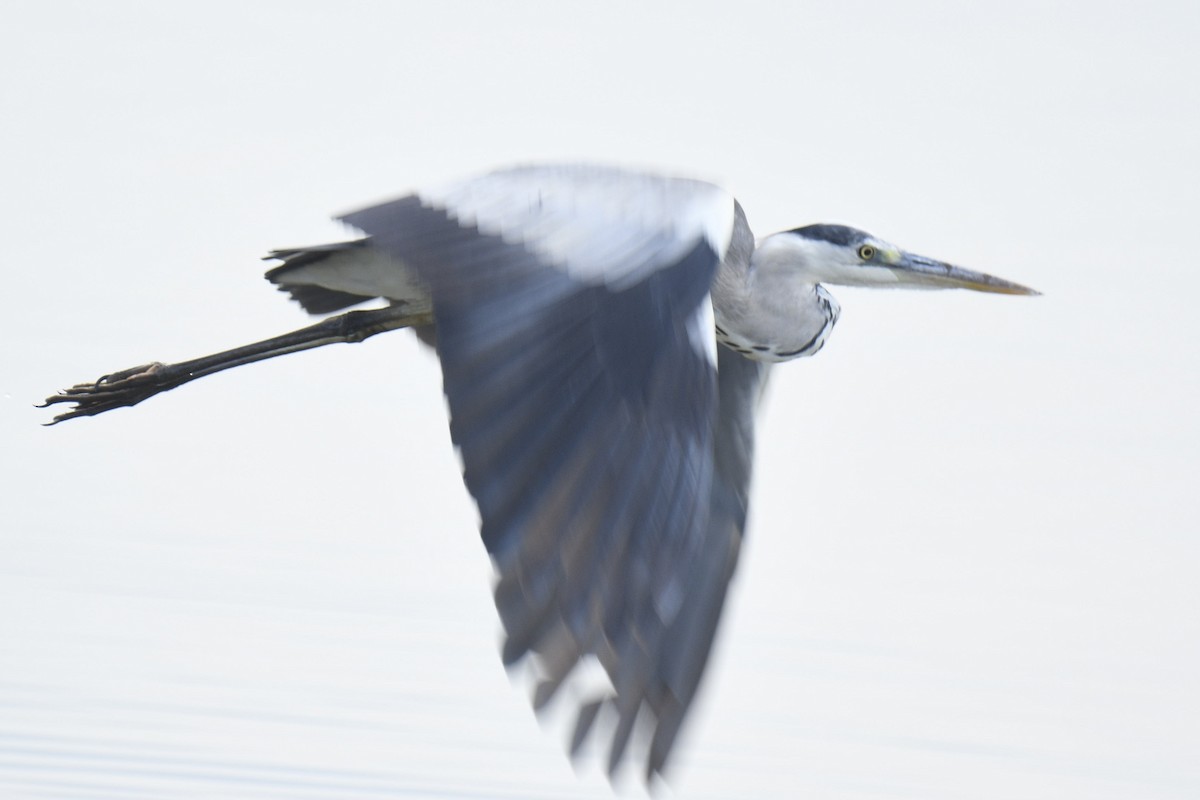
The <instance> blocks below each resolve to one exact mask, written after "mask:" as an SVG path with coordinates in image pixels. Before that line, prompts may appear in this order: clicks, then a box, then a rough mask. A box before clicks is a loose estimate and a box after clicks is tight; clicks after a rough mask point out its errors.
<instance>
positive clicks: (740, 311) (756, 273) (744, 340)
mask: <svg viewBox="0 0 1200 800" xmlns="http://www.w3.org/2000/svg"><path fill="white" fill-rule="evenodd" d="M793 238H795V237H790V236H788V237H784V236H768V237H766V238H765V239H762V240H761V241H760V242H758V246H757V247H756V249H755V250H754V253H753V254H752V255H751V256H750V258H749V261H748V263H744V264H736V263H728V264H722V265H721V269H719V270H718V272H717V276H716V279H715V280H714V281H713V290H712V297H713V314H714V316H715V318H716V325H717V340H718V341H720V342H721V343H722V344H724V345H725V346H727V347H731V348H733V349H734V350H736V351H738V352H739V353H742V354H743V355H745V356H747V357H749V358H753V359H756V360H759V361H787V360H789V359H793V358H799V357H801V356H809V355H813V354H814V353H816V352H817V351H818V350H820V349H821V347H822V346H823V345H824V344H825V339H826V338H827V337H828V336H829V333H830V331H832V330H833V326H834V324H835V323H836V322H837V319H838V315H839V313H840V312H841V308H840V307H839V306H838V304H837V301H836V300H834V299H833V296H832V295H831V294H829V292H827V291H825V289H824V287H822V286H821V285H820V284H819V283H818V279H817V277H816V276H815V275H814V271H813V270H812V269H811V267H812V265H813V264H814V261H813V260H812V259H811V258H808V257H806V256H808V255H809V254H807V253H804V252H801V251H800V248H797V247H795V246H793V245H792V243H791V242H789V241H787V240H788V239H793ZM815 263H819V261H818V262H815Z"/></svg>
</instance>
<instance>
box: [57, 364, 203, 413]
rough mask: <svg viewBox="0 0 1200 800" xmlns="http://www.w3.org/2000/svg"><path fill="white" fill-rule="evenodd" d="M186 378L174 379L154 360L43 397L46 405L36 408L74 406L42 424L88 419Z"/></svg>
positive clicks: (167, 367) (124, 405)
mask: <svg viewBox="0 0 1200 800" xmlns="http://www.w3.org/2000/svg"><path fill="white" fill-rule="evenodd" d="M187 379H188V378H187V377H185V378H184V380H183V381H180V380H178V374H177V373H176V371H175V370H172V369H171V368H170V366H169V365H167V364H163V363H162V362H161V361H154V362H151V363H149V364H143V365H141V366H140V367H130V368H129V369H123V370H121V371H120V372H114V373H112V374H109V375H105V376H104V377H102V378H100V379H99V380H98V381H95V382H94V383H77V384H75V385H74V386H72V387H71V388H70V389H64V390H63V391H61V392H59V393H58V394H56V395H53V396H52V397H47V398H46V402H44V403H42V404H41V405H39V406H37V407H38V408H48V407H49V406H52V405H54V404H56V403H74V404H75V407H74V408H71V409H68V410H67V411H64V412H63V413H61V414H59V415H58V416H56V417H55V418H54V420H53V421H52V422H47V423H46V424H47V425H54V424H55V423H58V422H62V421H63V420H66V419H74V418H75V417H91V416H95V415H96V414H100V413H103V412H105V411H110V410H112V409H114V408H123V407H126V406H135V405H137V404H138V403H140V402H142V401H143V400H145V399H146V398H147V397H153V396H154V395H156V394H159V393H160V392H164V391H166V390H167V389H173V388H174V387H175V386H178V385H179V384H180V383H183V382H186V381H187Z"/></svg>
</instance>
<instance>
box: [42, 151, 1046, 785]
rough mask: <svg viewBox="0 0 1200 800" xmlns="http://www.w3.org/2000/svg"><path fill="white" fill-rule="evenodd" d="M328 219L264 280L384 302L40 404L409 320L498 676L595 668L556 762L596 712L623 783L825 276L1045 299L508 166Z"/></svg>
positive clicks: (687, 696)
mask: <svg viewBox="0 0 1200 800" xmlns="http://www.w3.org/2000/svg"><path fill="white" fill-rule="evenodd" d="M342 220H343V221H344V222H346V223H347V224H348V225H350V226H352V227H354V228H356V229H358V230H359V231H361V232H362V233H363V238H361V239H358V240H355V241H351V242H343V243H337V244H331V245H322V246H317V247H309V248H298V249H290V250H278V251H275V252H274V253H272V254H271V256H270V257H271V258H274V259H278V260H279V261H280V262H281V263H280V264H279V265H278V266H276V267H274V268H273V269H271V270H270V271H269V272H268V273H267V277H268V278H269V279H270V280H271V281H272V282H273V283H275V284H276V285H277V286H278V287H279V288H280V289H282V290H284V291H286V292H288V293H290V294H291V296H292V297H293V298H294V299H295V300H297V301H298V302H299V303H300V304H301V305H303V307H304V308H305V309H306V310H308V311H309V312H311V313H315V314H326V313H330V312H333V311H338V310H341V309H344V308H348V307H350V306H352V305H355V304H357V303H359V302H361V301H363V300H367V299H372V298H377V297H379V298H384V299H386V300H388V301H389V302H390V303H391V305H390V307H389V308H387V309H379V310H373V311H351V312H349V313H348V314H344V315H342V316H341V317H337V318H334V319H332V320H327V321H326V322H325V323H319V324H317V325H314V326H311V327H310V328H307V329H304V330H303V331H299V332H296V333H295V334H290V335H286V336H283V337H277V338H276V339H272V340H267V341H265V342H261V343H257V344H255V345H247V346H245V347H243V348H238V349H237V350H235V351H229V352H228V353H225V354H217V355H214V356H209V357H205V358H203V359H197V360H195V361H193V362H185V363H182V364H177V365H162V364H154V365H147V366H145V367H140V368H135V369H133V370H126V371H122V372H121V373H117V374H116V375H114V376H111V377H110V378H106V379H102V380H101V381H99V382H96V383H94V384H80V385H77V386H76V387H74V388H73V389H71V390H68V391H67V392H65V393H63V394H62V395H59V396H58V397H55V398H50V400H49V401H48V402H51V403H55V402H74V403H78V404H79V407H78V408H76V409H74V410H72V411H69V412H67V413H65V414H62V415H59V417H57V418H56V421H58V420H61V419H67V418H71V417H73V416H81V415H88V414H94V413H99V412H101V411H104V410H107V409H109V408H114V407H117V406H120V405H132V404H134V403H137V402H140V401H141V400H142V399H145V398H146V397H148V396H151V395H152V394H154V393H156V392H158V391H162V390H163V389H167V388H172V387H173V386H177V385H179V384H181V383H183V382H186V381H187V380H191V379H192V378H193V377H196V376H198V375H200V374H209V373H211V372H215V371H219V370H221V369H225V368H228V367H230V366H236V365H238V364H243V363H249V362H251V361H256V360H262V359H264V358H269V357H272V356H274V355H279V354H281V353H286V352H295V351H297V350H300V349H306V348H308V347H313V346H318V345H321V344H327V343H330V342H334V341H360V340H361V339H363V338H365V337H366V336H370V335H374V334H375V333H378V332H382V331H384V330H390V329H394V328H397V327H408V326H412V327H416V328H417V329H418V332H419V333H420V334H421V335H422V338H423V339H424V340H426V341H427V342H431V343H433V342H435V343H436V344H435V346H436V348H437V353H438V357H439V359H440V361H441V365H442V374H443V381H444V389H445V393H446V397H447V401H448V405H449V410H450V431H451V436H452V438H453V440H454V443H455V445H456V446H457V448H458V450H459V452H460V455H461V457H462V462H463V478H464V481H465V483H466V486H467V488H468V490H469V491H470V493H471V494H472V496H473V497H474V498H475V501H476V503H477V504H478V506H479V512H480V517H481V534H482V538H483V542H484V544H485V545H486V547H487V549H488V552H489V553H490V555H491V557H492V560H493V562H494V564H495V568H496V573H497V582H496V586H495V599H496V607H497V609H498V611H499V614H500V619H501V621H502V623H503V625H504V629H505V632H506V641H505V643H504V646H503V659H504V662H505V663H506V664H514V663H517V662H520V661H522V660H525V659H532V660H533V662H534V666H535V668H536V672H537V674H538V677H539V682H538V684H537V686H536V688H535V691H534V703H535V706H537V707H539V708H541V707H542V706H544V705H545V704H547V703H549V702H550V701H551V700H553V699H554V697H555V696H556V695H557V694H558V693H559V690H560V688H561V687H562V686H563V685H564V683H565V682H567V681H569V680H570V678H571V676H572V673H573V672H574V671H575V669H576V668H577V667H578V666H579V664H580V662H581V661H583V660H586V659H590V658H595V659H596V660H598V661H599V663H600V664H601V665H602V666H603V668H604V671H605V673H606V674H607V676H608V678H609V680H610V682H611V687H610V689H609V690H608V691H605V692H604V693H602V694H601V695H599V696H596V697H592V698H584V700H583V701H582V703H581V708H580V710H579V714H578V717H577V722H576V725H575V729H574V732H573V735H572V739H571V749H572V751H575V750H576V749H578V747H579V746H580V745H581V744H582V742H583V741H584V740H585V739H586V738H587V736H588V734H589V732H590V731H591V730H592V728H593V725H594V723H596V721H597V720H598V719H599V718H601V717H602V716H608V717H609V718H610V720H611V721H612V723H613V728H612V731H611V739H610V741H611V744H610V750H609V758H608V766H609V769H610V771H612V770H614V769H616V767H617V765H618V764H619V763H620V762H621V760H622V757H623V755H624V753H625V751H626V747H627V744H628V742H629V741H630V737H631V734H632V733H633V732H634V730H635V728H636V727H637V726H639V725H641V726H644V727H645V728H646V730H647V733H648V740H649V749H648V752H647V753H646V756H645V766H646V772H647V775H648V776H650V775H653V774H655V773H658V772H660V771H661V770H662V769H663V767H664V765H665V764H666V762H667V759H668V757H669V756H670V753H671V749H672V746H673V744H674V742H675V740H676V737H677V735H678V733H679V731H680V729H681V726H682V724H683V721H684V718H685V717H686V714H687V712H688V709H689V707H690V705H691V703H692V700H693V699H694V697H695V694H696V690H697V688H698V686H699V684H700V679H701V676H702V674H703V671H704V666H705V664H706V663H707V660H708V654H709V650H710V648H711V646H712V642H713V637H714V635H715V632H716V629H717V625H718V621H719V619H720V615H721V609H722V606H723V603H724V598H725V593H726V590H727V587H728V584H729V581H730V578H731V576H732V575H733V572H734V569H735V567H736V564H737V558H738V553H739V551H740V548H741V542H742V537H743V532H744V530H745V525H746V519H747V514H748V495H749V486H750V474H751V464H752V456H753V450H754V411H755V407H756V404H757V401H758V398H759V396H760V393H761V390H762V387H763V385H764V383H765V381H766V377H767V372H768V369H769V367H770V364H771V363H772V362H777V361H785V360H789V359H792V358H796V357H799V356H807V355H812V354H814V353H816V352H817V351H818V350H820V349H821V347H822V346H823V345H824V343H825V341H826V339H827V337H828V336H829V334H830V331H831V330H832V328H833V326H834V324H835V323H836V322H837V319H838V313H839V308H838V305H837V302H836V301H835V300H834V299H833V297H832V295H830V294H829V292H828V291H827V290H826V289H825V288H824V287H823V286H822V285H821V283H822V282H827V283H843V284H848V285H868V286H922V287H927V288H929V287H942V288H951V287H961V288H970V289H975V290H979V291H990V292H1002V293H1009V294H1033V293H1034V292H1033V291H1032V290H1029V289H1026V288H1025V287H1022V286H1019V285H1017V284H1014V283H1010V282H1008V281H1004V280H1002V279H999V278H994V277H992V276H989V275H984V274H982V273H976V272H970V271H967V270H963V269H961V268H958V267H953V266H951V265H949V264H945V263H943V262H939V261H934V260H932V259H927V258H923V257H921V256H916V255H913V254H911V253H906V252H904V251H902V250H900V249H899V248H896V247H894V246H892V245H890V244H888V243H886V242H884V241H882V240H879V239H877V238H875V237H873V236H871V235H869V234H867V233H865V232H863V231H858V230H856V229H853V228H848V227H845V226H840V225H812V226H807V227H804V228H797V229H793V230H791V231H785V232H783V233H779V234H775V235H773V236H768V237H765V238H764V239H762V240H759V241H757V242H756V241H755V239H754V236H753V235H752V233H751V231H750V227H749V225H748V224H747V222H746V217H745V214H744V213H743V212H742V208H741V206H740V205H738V204H737V203H736V202H735V201H734V200H733V198H732V197H731V196H729V195H728V194H727V193H725V192H724V191H723V190H721V189H719V188H718V187H716V186H714V185H712V184H709V183H705V182H702V181H696V180H690V179H684V178H669V177H663V176H657V175H650V174H645V173H640V172H633V171H627V170H621V169H615V168H609V167H595V166H588V165H561V166H543V167H520V168H516V169H510V170H501V171H498V172H494V173H490V174H488V175H484V176H481V177H478V178H474V179H471V180H467V181H461V182H458V183H452V184H447V185H445V186H442V187H435V188H432V189H428V190H423V191H419V192H415V193H413V194H410V195H407V196H405V197H402V198H399V199H397V200H393V201H390V202H386V203H382V204H379V205H374V206H370V207H368V208H364V209H362V210H360V211H355V212H353V213H350V214H347V215H345V216H343V217H342ZM718 343H720V346H718ZM606 709H607V710H608V711H610V712H612V713H608V714H605V713H604V712H605V710H606Z"/></svg>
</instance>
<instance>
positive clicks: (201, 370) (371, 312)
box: [38, 304, 433, 425]
mask: <svg viewBox="0 0 1200 800" xmlns="http://www.w3.org/2000/svg"><path fill="white" fill-rule="evenodd" d="M432 321H433V314H432V312H431V311H430V309H429V308H428V307H423V308H422V307H416V306H413V305H405V304H395V305H390V306H387V307H386V308H377V309H367V310H361V311H348V312H346V313H345V314H340V315H338V316H336V317H330V318H329V319H325V320H322V321H321V322H318V323H316V324H315V325H309V326H308V327H307V328H301V329H300V330H297V331H292V332H291V333H285V334H283V335H282V336H275V337H272V338H270V339H264V340H262V341H261V342H255V343H253V344H248V345H243V346H242V347H235V348H233V349H232V350H225V351H222V352H220V353H214V354H212V355H208V356H202V357H201V358H195V359H192V360H190V361H180V362H179V363H177V364H164V363H162V362H161V361H154V362H151V363H149V364H143V365H141V366H138V367H130V368H129V369H123V370H120V371H119V372H112V373H109V374H108V375H104V376H102V377H101V378H100V379H99V380H96V381H92V382H90V383H77V384H75V385H74V386H72V387H71V388H69V389H64V390H63V391H61V392H59V393H58V394H56V395H53V396H51V397H47V398H46V401H45V402H44V403H42V404H41V405H39V406H38V408H47V407H49V406H51V405H55V404H57V403H74V404H75V405H74V407H73V408H70V409H68V410H66V411H64V412H63V413H61V414H59V415H57V416H56V417H55V418H54V419H53V420H52V421H51V422H48V423H46V424H47V425H54V424H57V423H59V422H62V421H63V420H68V419H74V418H75V417H91V416H95V415H96V414H101V413H103V412H105V411H110V410H112V409H114V408H123V407H125V406H135V405H137V404H138V403H140V402H142V401H143V400H145V399H147V398H149V397H153V396H154V395H156V394H161V393H162V392H165V391H168V390H170V389H174V388H175V387H176V386H182V385H183V384H185V383H189V382H190V381H194V380H196V379H197V378H202V377H204V376H205V375H211V374H213V373H214V372H221V371H222V370H227V369H231V368H233V367H240V366H242V365H243V364H253V363H254V362H255V361H264V360H266V359H268V358H275V357H276V356H282V355H287V354H288V353H299V352H300V351H302V350H311V349H313V348H314V347H324V346H325V345H327V344H338V343H341V342H346V343H353V342H361V341H364V340H365V339H369V338H370V337H372V336H375V335H376V334H380V333H384V332H386V331H391V330H396V329H397V328H407V327H412V326H420V325H429V324H430V323H432Z"/></svg>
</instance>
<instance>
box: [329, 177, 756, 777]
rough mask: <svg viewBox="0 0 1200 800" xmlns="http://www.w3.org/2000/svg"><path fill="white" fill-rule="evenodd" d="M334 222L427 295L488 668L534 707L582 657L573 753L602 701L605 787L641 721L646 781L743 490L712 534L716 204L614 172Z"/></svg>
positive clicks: (456, 192) (697, 641)
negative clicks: (516, 681) (583, 693)
mask: <svg viewBox="0 0 1200 800" xmlns="http://www.w3.org/2000/svg"><path fill="white" fill-rule="evenodd" d="M343 219H344V221H345V222H347V223H348V224H350V225H352V226H354V227H356V228H358V229H360V230H362V231H364V232H365V233H366V234H368V235H369V236H370V243H371V246H372V247H374V248H377V249H379V250H381V251H382V252H383V253H385V254H386V255H387V256H389V257H391V258H394V259H396V260H397V261H399V262H402V263H403V264H405V265H407V266H408V267H409V268H411V269H412V270H413V271H414V272H415V273H416V274H417V275H418V276H419V277H420V279H421V280H422V281H423V282H424V283H425V284H426V285H427V286H428V287H429V290H430V293H431V295H432V297H433V308H434V320H435V324H436V328H437V347H438V354H439V357H440V359H441V363H442V371H443V376H444V382H445V391H446V396H447V399H448V403H449V407H450V416H451V424H450V430H451V435H452V437H453V439H454V442H455V443H456V444H457V446H458V447H459V449H460V451H461V455H462V460H463V464H464V479H465V482H466V485H467V488H468V489H469V490H470V492H471V494H472V495H473V496H474V497H475V500H476V502H477V503H478V505H479V510H480V515H481V517H482V535H483V540H484V543H485V544H486V546H487V548H488V550H489V552H490V553H491V555H492V558H493V560H494V562H495V565H496V568H497V570H498V573H499V580H498V584H497V586H496V605H497V608H498V609H499V611H500V616H501V618H502V621H503V624H504V627H505V630H506V632H507V641H506V643H505V646H504V659H505V661H506V663H513V662H515V661H516V660H518V659H520V658H522V657H523V656H524V655H526V654H527V653H530V652H533V653H535V654H537V659H536V664H537V667H538V668H539V670H540V672H541V675H542V678H543V681H542V683H541V685H540V686H539V689H538V692H537V696H536V698H535V702H536V703H538V704H539V705H540V704H541V703H544V702H546V701H547V700H548V699H549V698H550V696H551V695H553V694H554V692H555V690H556V689H557V688H558V686H559V685H560V684H561V683H562V681H563V679H564V678H565V677H566V676H567V674H568V673H569V672H571V670H572V668H573V667H574V666H575V665H576V664H577V663H578V662H579V660H580V659H581V658H584V657H586V656H588V655H589V654H591V655H595V656H596V657H598V658H599V660H600V662H601V663H602V664H603V665H604V667H605V669H606V671H607V673H608V675H609V677H610V679H611V681H612V684H613V694H612V696H611V697H609V698H601V699H598V700H597V701H596V702H594V703H588V704H585V705H584V707H583V710H582V711H581V714H580V718H579V723H578V725H577V735H576V745H577V744H578V742H579V740H581V739H582V738H583V736H584V735H585V734H586V733H587V730H588V728H589V727H590V725H591V721H592V719H594V717H595V714H596V711H597V710H598V709H599V708H600V707H601V706H602V705H603V704H605V703H611V705H612V707H613V708H614V709H615V710H616V711H617V712H618V713H617V728H616V731H615V733H614V737H613V745H612V750H611V752H610V759H609V765H610V769H611V768H615V766H616V764H617V763H618V762H619V761H620V759H621V756H622V753H623V751H624V749H625V745H626V743H627V741H628V738H629V734H630V732H631V731H632V729H633V726H634V722H635V721H636V720H637V718H638V715H639V712H641V711H642V710H643V708H645V709H646V710H648V711H649V712H651V713H650V714H649V715H648V716H647V715H643V717H644V719H645V720H646V722H648V723H649V724H650V725H651V726H652V727H653V728H654V730H655V739H654V743H653V744H652V746H651V756H650V764H649V767H650V770H651V771H657V770H658V769H659V768H660V767H661V766H662V764H663V762H664V761H665V759H666V756H667V754H668V751H669V749H670V745H671V743H672V742H673V740H674V737H675V733H676V732H677V730H678V727H679V723H680V722H681V721H682V718H683V715H684V713H685V712H686V710H687V706H688V703H689V702H690V700H691V698H692V695H693V693H694V691H695V687H696V684H697V682H698V680H699V676H700V671H701V670H702V668H703V664H704V662H705V659H706V658H707V655H708V649H709V645H710V643H711V639H712V632H713V630H714V628H715V623H716V618H717V614H718V613H719V610H720V606H721V601H722V599H723V597H724V592H725V585H726V583H727V581H728V579H729V576H730V574H731V571H732V567H733V563H734V561H735V560H736V552H737V539H738V538H739V536H740V526H741V521H742V519H743V518H744V480H743V481H741V484H742V485H741V489H740V491H741V497H742V501H743V506H742V508H743V511H742V512H741V513H742V516H738V515H737V514H733V515H732V516H731V515H730V513H729V510H728V508H727V507H726V506H727V505H728V503H727V501H728V498H727V497H726V495H728V494H729V492H728V491H727V488H726V484H727V483H729V480H728V476H726V475H724V474H722V469H723V467H721V466H718V465H717V464H716V462H715V460H714V432H715V428H714V423H715V420H716V411H717V403H718V393H717V383H716V382H717V372H716V358H717V356H716V352H715V349H716V348H715V341H714V334H713V323H712V312H711V300H710V297H709V294H708V293H709V286H710V284H711V281H712V277H713V274H714V272H715V270H716V267H717V264H718V262H719V261H720V259H721V257H722V256H723V255H724V252H725V249H726V248H727V246H728V243H729V241H730V236H731V235H732V233H733V228H734V221H735V213H734V203H733V201H732V198H730V197H729V196H728V195H726V194H725V193H724V192H722V191H721V190H719V189H717V188H716V187H713V186H711V185H709V184H705V183H700V182H696V181H685V180H677V179H666V178H658V177H652V176H646V175H641V174H637V173H630V172H624V171H620V170H615V169H606V168H586V167H574V168H523V169H517V170H508V171H504V172H498V173H493V174H491V175H487V176H484V177H482V178H478V179H475V180H473V181H468V182H464V183H459V184H454V185H451V186H447V187H444V188H441V189H438V190H435V191H429V192H422V193H419V194H416V195H411V196H409V197H405V198H402V199H399V200H396V201H393V202H390V203H384V204H382V205H378V206H373V207H370V208H366V209H363V210H361V211H358V212H355V213H352V214H348V215H346V216H345V217H343ZM738 219H739V220H740V219H741V218H740V215H738ZM743 224H744V222H743ZM747 363H749V362H747ZM755 369H757V367H755ZM756 374H757V373H756ZM723 436H726V433H722V432H720V431H717V432H716V438H717V442H716V446H717V449H718V450H720V448H721V441H722V437H723ZM743 469H744V467H743ZM733 482H734V483H738V481H736V480H735V481H733ZM714 489H715V490H716V491H714ZM737 493H738V492H736V491H735V492H734V494H737ZM710 503H711V504H712V506H711V507H710ZM735 505H736V504H735ZM718 506H719V507H718Z"/></svg>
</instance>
